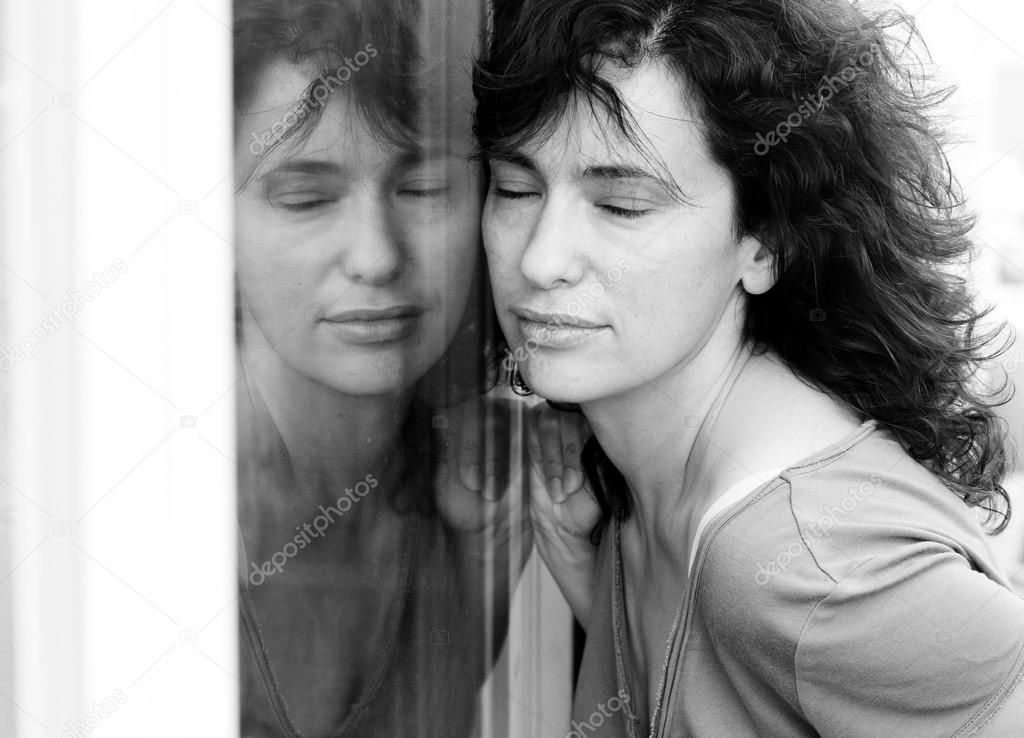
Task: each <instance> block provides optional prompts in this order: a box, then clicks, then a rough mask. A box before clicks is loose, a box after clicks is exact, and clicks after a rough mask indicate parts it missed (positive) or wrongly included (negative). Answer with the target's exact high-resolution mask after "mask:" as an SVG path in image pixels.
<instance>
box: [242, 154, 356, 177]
mask: <svg viewBox="0 0 1024 738" xmlns="http://www.w3.org/2000/svg"><path fill="white" fill-rule="evenodd" d="M342 172H343V169H342V167H341V166H340V165H339V164H337V163H335V162H333V161H328V160H327V159H290V160H288V161H283V162H281V163H280V164H279V165H278V166H276V167H274V168H273V169H271V170H270V171H269V172H266V173H265V174H263V175H261V176H260V177H259V180H260V181H263V180H266V179H271V178H273V177H279V176H281V175H289V174H308V175H311V176H325V175H330V176H338V175H340V174H341V173H342Z"/></svg>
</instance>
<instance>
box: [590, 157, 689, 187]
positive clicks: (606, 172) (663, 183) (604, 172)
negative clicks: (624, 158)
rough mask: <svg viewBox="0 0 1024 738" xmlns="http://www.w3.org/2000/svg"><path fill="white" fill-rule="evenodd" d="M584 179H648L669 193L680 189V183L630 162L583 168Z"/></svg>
mask: <svg viewBox="0 0 1024 738" xmlns="http://www.w3.org/2000/svg"><path fill="white" fill-rule="evenodd" d="M583 179H608V180H618V179H646V180H649V181H651V182H654V183H655V184H657V185H659V186H660V187H662V188H663V189H664V190H665V191H666V192H669V193H671V192H675V191H677V190H678V189H679V187H678V185H675V184H673V183H671V182H669V181H668V180H666V179H665V178H664V177H659V176H658V175H656V174H654V173H652V172H649V171H648V170H646V169H642V168H641V167H636V166H631V165H628V164H609V165H605V166H598V167H587V168H586V169H585V170H583Z"/></svg>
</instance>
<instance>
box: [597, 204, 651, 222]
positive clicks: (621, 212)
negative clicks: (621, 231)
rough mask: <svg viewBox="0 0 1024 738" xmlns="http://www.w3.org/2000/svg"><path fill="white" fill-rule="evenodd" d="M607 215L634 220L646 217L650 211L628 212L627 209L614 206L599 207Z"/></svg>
mask: <svg viewBox="0 0 1024 738" xmlns="http://www.w3.org/2000/svg"><path fill="white" fill-rule="evenodd" d="M598 207H600V208H601V209H603V210H604V211H605V212H607V213H611V214H612V215H614V216H615V217H617V218H625V219H626V220H636V219H637V218H642V217H643V216H645V215H647V214H648V213H649V212H651V211H650V210H629V209H627V208H617V207H615V206H614V205H599V206H598Z"/></svg>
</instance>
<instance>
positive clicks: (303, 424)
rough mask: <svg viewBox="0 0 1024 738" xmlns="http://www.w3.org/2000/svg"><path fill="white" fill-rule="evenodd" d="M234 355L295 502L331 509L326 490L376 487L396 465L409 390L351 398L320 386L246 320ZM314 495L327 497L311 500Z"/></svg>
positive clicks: (408, 403) (352, 396) (410, 397)
mask: <svg viewBox="0 0 1024 738" xmlns="http://www.w3.org/2000/svg"><path fill="white" fill-rule="evenodd" d="M240 350H241V358H242V369H243V372H244V375H245V378H244V381H245V383H247V384H248V386H249V387H251V389H252V391H253V392H255V393H257V394H258V395H259V398H260V399H261V400H262V402H263V403H264V404H265V406H266V410H267V413H269V415H270V421H271V422H272V424H273V426H274V429H275V430H276V432H277V433H278V434H279V435H280V438H281V441H282V443H283V444H284V448H285V450H286V451H287V456H288V461H289V462H290V465H291V469H290V471H291V474H292V478H293V481H294V486H295V488H296V489H294V490H289V491H288V494H291V495H295V496H296V497H297V498H298V499H296V500H295V502H296V503H298V504H302V503H304V502H310V503H312V504H313V505H314V506H315V505H316V504H317V503H324V502H326V503H328V504H330V503H331V502H333V501H334V498H335V497H336V495H333V496H332V494H333V493H332V492H330V489H331V488H332V487H333V488H334V489H337V488H339V487H340V488H344V487H350V486H352V485H354V484H355V483H356V482H358V481H360V480H363V479H364V478H365V477H366V476H367V475H368V474H372V475H373V476H374V477H375V478H377V479H378V480H380V481H381V482H382V483H383V482H385V480H386V479H387V477H390V476H391V475H392V473H394V472H396V471H397V470H398V469H399V468H400V466H401V464H400V463H399V462H400V460H399V459H396V458H395V456H396V451H398V450H399V449H400V446H401V444H400V443H399V435H400V433H401V429H402V424H403V422H404V419H405V417H406V415H407V413H408V411H409V407H410V403H411V401H412V392H411V391H403V392H396V393H392V394H384V395H373V396H354V395H348V394H345V393H342V392H339V391H338V390H335V389H332V388H330V387H327V386H325V385H323V384H320V383H319V382H316V381H314V380H312V379H310V378H308V377H306V376H304V375H302V374H300V373H299V372H297V371H295V370H294V369H293V368H292V367H290V366H289V365H288V364H287V363H285V362H284V361H283V360H282V359H281V357H280V356H279V355H278V354H277V353H276V352H275V351H274V350H273V348H272V347H271V346H269V344H267V341H266V339H265V338H264V337H263V336H262V334H261V333H260V332H259V330H258V329H257V328H255V326H252V325H251V323H250V324H249V325H248V326H247V329H244V337H243V342H242V346H241V349H240ZM258 420H259V419H258V418H257V419H256V421H257V422H258ZM325 481H327V482H330V484H329V485H325V484H324V482H325ZM317 491H323V492H325V493H326V494H327V497H329V498H330V499H326V498H324V499H319V498H316V497H315V495H316V493H317ZM311 495H312V496H313V497H312V498H310V496H311Z"/></svg>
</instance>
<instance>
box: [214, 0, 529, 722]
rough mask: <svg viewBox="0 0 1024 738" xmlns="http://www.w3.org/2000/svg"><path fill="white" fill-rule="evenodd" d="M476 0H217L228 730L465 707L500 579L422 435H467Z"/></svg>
mask: <svg viewBox="0 0 1024 738" xmlns="http://www.w3.org/2000/svg"><path fill="white" fill-rule="evenodd" d="M477 6H478V3H476V2H471V1H469V0H467V1H466V2H458V3H457V2H455V0H452V1H451V2H440V1H439V2H424V3H422V4H419V3H414V2H409V1H407V0H386V1H384V2H382V1H381V0H366V1H365V2H364V1H362V0H340V1H336V2H301V1H292V2H286V1H284V0H279V1H278V2H256V1H250V0H236V3H235V30H234V33H235V48H234V63H235V110H236V126H235V133H236V184H237V193H236V248H237V259H236V263H237V268H236V274H237V288H238V299H237V305H238V316H237V318H238V323H237V324H238V361H239V377H240V379H239V392H238V396H239V407H238V417H239V424H238V431H239V468H240V475H239V522H240V547H239V550H240V558H241V562H240V616H241V617H240V621H241V624H240V630H241V635H240V638H241V640H240V654H241V665H242V675H243V676H242V682H243V683H242V697H241V699H242V734H243V735H244V736H251V737H252V738H259V737H262V736H278V735H304V736H365V735H381V736H435V735H452V736H462V735H470V734H471V733H472V732H473V730H474V721H475V720H476V717H475V711H476V699H477V693H478V691H479V688H480V685H481V683H482V682H483V680H484V679H485V677H486V675H487V671H488V669H489V668H490V667H491V664H492V662H493V658H494V653H495V649H496V648H497V647H498V646H500V643H501V640H502V638H503V635H504V620H505V611H506V608H507V599H508V589H509V586H510V582H509V581H508V580H509V574H508V572H509V569H510V566H509V563H508V556H509V547H508V545H507V540H506V539H507V538H508V536H507V535H506V536H504V537H503V536H501V535H500V533H499V532H496V528H495V524H498V526H499V527H500V525H503V524H504V525H506V527H507V522H508V521H507V517H505V516H501V515H496V514H495V510H494V509H492V508H490V507H487V504H486V501H484V500H482V498H481V497H480V496H479V495H475V496H474V493H473V490H472V489H466V488H464V487H461V486H460V484H459V479H460V475H459V474H458V473H456V472H454V471H453V469H452V465H453V464H456V463H458V459H452V460H451V461H450V462H448V463H447V464H446V462H445V458H446V454H445V452H444V449H445V448H450V447H455V446H458V444H459V443H463V446H465V443H464V441H465V439H466V438H469V439H470V443H469V444H468V447H470V448H474V449H480V448H482V447H484V446H485V445H486V444H483V443H481V442H482V441H483V440H484V439H483V438H482V437H478V436H479V434H481V433H483V430H480V431H479V432H478V431H477V430H476V429H477V428H481V429H482V428H484V427H486V426H487V423H481V422H480V421H481V420H486V418H482V417H481V415H480V412H479V411H480V408H481V407H482V405H479V404H477V402H476V401H475V399H474V398H475V396H477V395H479V394H480V392H481V391H482V390H483V389H485V388H486V374H487V372H485V371H483V367H485V366H489V365H490V364H491V363H492V362H490V361H489V360H488V358H487V354H488V351H487V350H486V343H487V341H488V340H489V334H488V327H489V326H490V324H491V323H490V318H489V315H490V313H489V311H488V309H487V307H486V306H487V304H488V303H487V302H486V300H485V293H484V287H483V284H484V283H483V280H482V279H481V278H480V269H481V267H482V261H481V258H480V253H479V252H480V243H479V220H480V207H481V188H482V175H481V171H480V167H479V164H478V163H477V162H476V161H475V160H473V159H472V158H471V156H470V155H471V153H472V134H471V111H472V107H471V93H470V81H469V74H468V69H469V67H470V57H471V54H472V50H473V49H472V47H473V44H474V43H475V41H476V38H477V36H478V34H479V25H480V8H479V7H477ZM457 406H461V409H460V408H457ZM467 408H468V409H467ZM492 415H493V414H492ZM467 434H468V435H467ZM459 438H462V439H463V441H459ZM446 444H447V445H446ZM492 445H494V444H492ZM463 446H458V447H459V448H462V447H463ZM494 447H495V448H498V447H499V445H494ZM447 456H451V454H448V455H447ZM467 468H468V471H469V473H470V474H471V475H472V474H474V473H479V466H474V464H473V463H470V464H469V465H468V466H467ZM453 480H454V481H453ZM506 532H507V531H506ZM502 540H506V543H505V544H502V543H501V542H500V541H502ZM496 541H498V542H497V543H496ZM516 558H517V561H516V562H515V564H514V565H513V566H512V569H513V570H515V571H518V569H519V564H520V563H521V562H520V561H519V559H520V558H521V557H520V556H519V555H518V554H517V557H516Z"/></svg>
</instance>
